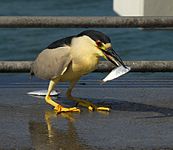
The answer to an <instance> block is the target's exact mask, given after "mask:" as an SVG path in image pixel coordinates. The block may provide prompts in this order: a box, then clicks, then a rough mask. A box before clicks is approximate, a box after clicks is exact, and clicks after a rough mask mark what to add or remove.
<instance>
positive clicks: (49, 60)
mask: <svg viewBox="0 0 173 150" xmlns="http://www.w3.org/2000/svg"><path fill="white" fill-rule="evenodd" d="M70 63H71V56H70V48H69V47H68V46H67V47H59V48H55V49H45V50H43V51H42V52H41V53H40V54H39V55H38V57H37V58H36V60H35V61H34V63H33V64H32V67H31V72H32V73H33V74H34V75H35V76H37V77H39V78H42V79H47V80H50V79H53V78H55V77H58V76H60V75H62V73H63V72H65V71H64V70H65V69H67V67H68V65H69V64H70Z"/></svg>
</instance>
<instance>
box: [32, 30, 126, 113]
mask: <svg viewBox="0 0 173 150" xmlns="http://www.w3.org/2000/svg"><path fill="white" fill-rule="evenodd" d="M100 57H104V58H105V59H107V60H109V61H111V62H112V63H113V64H115V65H116V66H120V65H123V66H124V64H123V62H122V60H121V59H120V57H119V56H118V55H117V54H116V53H115V51H114V50H113V49H112V45H111V40H110V38H109V37H108V36H106V35H105V34H104V33H102V32H99V31H94V30H86V31H83V32H81V33H80V34H78V35H74V36H70V37H66V38H63V39H60V40H57V41H55V42H53V43H52V44H50V45H49V46H48V47H47V48H46V49H45V50H43V51H42V52H41V53H40V54H39V55H38V57H37V58H36V60H35V61H34V63H33V65H32V67H31V72H32V73H33V74H34V75H35V76H37V77H39V78H41V79H46V80H50V83H49V87H48V92H47V95H46V97H45V100H46V102H47V103H48V104H50V105H52V106H53V107H54V109H55V110H56V111H57V112H58V113H60V112H80V109H78V108H76V107H72V108H65V107H63V106H61V105H60V104H58V103H56V102H55V101H53V100H52V99H51V97H50V93H51V91H52V90H53V89H54V87H55V85H56V84H57V83H58V82H64V81H69V82H70V87H69V88H68V90H67V93H66V96H67V98H68V99H70V100H74V101H76V102H77V104H78V105H81V106H84V107H87V108H88V109H89V110H91V111H92V110H106V111H109V108H107V107H97V106H95V105H94V104H92V103H91V102H88V101H86V100H82V99H79V98H75V97H73V96H72V95H71V92H72V89H73V88H74V86H75V84H76V82H77V81H78V80H79V79H80V77H81V76H83V75H86V74H88V73H90V72H92V71H93V70H95V69H96V67H97V64H98V62H99V58H100Z"/></svg>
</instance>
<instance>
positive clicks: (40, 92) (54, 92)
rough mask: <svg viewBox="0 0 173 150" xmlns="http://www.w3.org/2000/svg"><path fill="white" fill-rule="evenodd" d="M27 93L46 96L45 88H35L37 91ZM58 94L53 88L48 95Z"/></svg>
mask: <svg viewBox="0 0 173 150" xmlns="http://www.w3.org/2000/svg"><path fill="white" fill-rule="evenodd" d="M27 94H29V95H34V96H46V94H47V90H37V91H32V92H28V93H27ZM59 94H60V92H58V91H56V90H53V91H52V92H51V93H50V96H58V95H59Z"/></svg>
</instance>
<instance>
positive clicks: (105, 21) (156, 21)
mask: <svg viewBox="0 0 173 150" xmlns="http://www.w3.org/2000/svg"><path fill="white" fill-rule="evenodd" d="M0 27H1V28H60V27H61V28H93V27H95V28H104V27H105V28H126V27H128V28H129V27H130V28H132V27H135V28H136V27H142V28H163V27H173V17H106V16H104V17H52V16H47V17H44V16H41V17H40V16H33V17H31V16H0Z"/></svg>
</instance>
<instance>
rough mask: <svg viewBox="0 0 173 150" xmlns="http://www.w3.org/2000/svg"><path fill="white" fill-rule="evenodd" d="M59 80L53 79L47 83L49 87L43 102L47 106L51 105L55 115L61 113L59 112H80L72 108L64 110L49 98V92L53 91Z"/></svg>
mask: <svg viewBox="0 0 173 150" xmlns="http://www.w3.org/2000/svg"><path fill="white" fill-rule="evenodd" d="M58 81H59V80H58V79H55V80H51V81H50V83H49V87H48V92H47V94H46V97H45V100H46V102H47V103H48V104H50V105H52V106H53V107H54V110H55V111H56V112H57V113H61V112H80V109H78V108H76V107H72V108H65V107H63V106H61V105H60V104H58V103H56V102H54V101H53V100H52V99H51V97H50V93H51V91H52V90H53V89H54V87H55V85H56V84H57V82H58Z"/></svg>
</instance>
